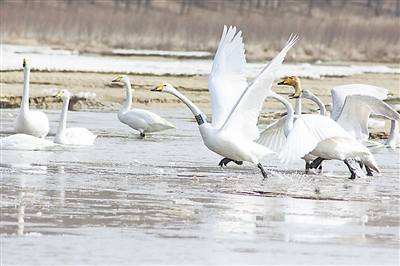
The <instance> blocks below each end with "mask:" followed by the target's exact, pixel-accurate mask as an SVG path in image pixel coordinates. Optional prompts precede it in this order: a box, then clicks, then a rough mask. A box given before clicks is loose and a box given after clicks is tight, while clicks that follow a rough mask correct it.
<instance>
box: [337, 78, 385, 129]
mask: <svg viewBox="0 0 400 266" xmlns="http://www.w3.org/2000/svg"><path fill="white" fill-rule="evenodd" d="M331 94H332V111H331V118H332V119H333V120H335V121H336V120H337V119H338V117H339V115H340V112H341V111H342V108H343V105H344V102H345V100H346V97H347V96H349V95H355V94H358V95H369V96H373V97H376V98H378V99H380V100H384V99H386V98H387V94H388V90H387V89H384V88H381V87H376V86H372V85H367V84H348V85H342V86H337V87H334V88H332V89H331Z"/></svg>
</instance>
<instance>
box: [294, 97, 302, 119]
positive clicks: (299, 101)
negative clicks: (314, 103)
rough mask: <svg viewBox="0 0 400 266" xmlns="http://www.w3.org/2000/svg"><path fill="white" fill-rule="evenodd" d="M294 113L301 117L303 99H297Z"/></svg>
mask: <svg viewBox="0 0 400 266" xmlns="http://www.w3.org/2000/svg"><path fill="white" fill-rule="evenodd" d="M294 113H295V114H296V115H301V99H300V98H297V99H296V105H295V107H294Z"/></svg>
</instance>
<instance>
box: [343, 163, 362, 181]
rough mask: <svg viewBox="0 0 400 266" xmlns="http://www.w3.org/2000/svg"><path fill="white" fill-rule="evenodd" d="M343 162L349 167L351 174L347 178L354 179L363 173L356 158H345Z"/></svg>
mask: <svg viewBox="0 0 400 266" xmlns="http://www.w3.org/2000/svg"><path fill="white" fill-rule="evenodd" d="M343 162H344V163H345V164H346V165H347V167H348V168H349V171H350V173H351V176H350V178H349V179H355V178H356V177H362V176H364V177H365V175H364V173H363V171H362V169H361V167H360V164H359V162H358V161H357V160H355V159H345V160H343Z"/></svg>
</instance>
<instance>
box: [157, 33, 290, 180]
mask: <svg viewBox="0 0 400 266" xmlns="http://www.w3.org/2000/svg"><path fill="white" fill-rule="evenodd" d="M297 40H298V37H297V36H291V37H290V38H289V40H288V42H287V43H286V45H285V47H284V48H283V49H282V51H281V52H280V53H279V54H278V55H277V56H276V57H275V58H273V59H272V60H271V61H270V62H269V63H268V64H267V65H266V66H265V67H264V68H263V69H262V70H261V72H260V73H259V74H258V75H257V76H256V77H255V79H254V80H253V81H252V82H251V83H249V84H248V83H247V81H246V76H245V74H244V68H245V65H246V57H245V52H244V44H243V41H242V32H241V31H239V32H236V27H229V29H228V28H227V27H226V26H224V30H223V33H222V37H221V41H220V44H219V46H218V49H217V52H216V54H215V58H214V61H213V65H212V69H211V74H210V76H209V79H208V89H209V92H210V96H211V103H212V123H208V122H206V121H205V116H204V114H203V113H202V112H201V111H200V109H199V108H198V107H197V106H196V105H194V104H193V103H192V102H191V101H190V100H189V99H188V98H186V97H185V96H184V95H183V94H181V93H180V92H179V91H177V90H176V89H175V88H174V87H173V86H172V85H171V84H169V83H164V84H162V85H160V86H158V87H156V88H154V89H152V91H160V92H166V93H170V94H172V95H174V96H176V97H177V98H179V99H180V100H181V101H182V102H183V103H185V104H186V105H187V106H188V108H189V109H190V110H191V111H192V113H193V115H194V116H195V118H196V121H197V123H198V125H199V131H200V134H201V136H202V138H203V142H204V144H205V146H206V147H207V148H208V149H210V150H211V151H213V152H215V153H217V154H219V155H221V156H223V157H224V158H223V159H222V160H221V162H220V165H223V164H226V163H227V162H230V161H234V162H236V163H237V164H241V163H242V162H243V161H247V162H250V163H253V164H254V165H256V166H257V167H258V168H259V169H260V171H261V173H262V175H263V177H264V178H266V177H267V173H266V172H265V170H264V168H263V166H262V165H261V163H260V159H261V158H263V157H264V156H267V155H270V154H273V153H274V152H273V151H272V150H270V149H268V148H267V147H265V146H263V145H259V144H257V143H255V142H254V140H255V139H257V138H258V137H259V130H258V127H257V122H258V116H259V113H260V111H261V109H262V105H263V102H264V100H265V98H266V97H267V94H268V92H269V91H270V89H271V86H272V83H273V82H274V73H275V71H276V70H277V69H278V68H279V67H280V66H281V64H282V62H283V60H284V57H285V55H286V53H287V52H288V51H289V49H290V48H291V47H292V46H293V45H294V44H295V43H296V42H297Z"/></svg>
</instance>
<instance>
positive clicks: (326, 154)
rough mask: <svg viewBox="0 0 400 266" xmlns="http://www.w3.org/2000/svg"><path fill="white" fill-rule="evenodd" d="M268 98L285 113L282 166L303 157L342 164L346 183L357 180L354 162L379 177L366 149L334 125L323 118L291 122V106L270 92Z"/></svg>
mask: <svg viewBox="0 0 400 266" xmlns="http://www.w3.org/2000/svg"><path fill="white" fill-rule="evenodd" d="M269 97H273V98H275V99H277V100H279V101H281V102H282V103H283V104H284V105H285V107H286V109H287V116H286V122H285V125H284V132H285V135H286V142H285V144H284V145H283V147H282V149H281V151H280V153H279V156H278V158H279V159H281V162H283V163H291V162H293V161H295V160H297V159H299V158H301V157H303V156H305V155H307V154H311V155H313V156H316V157H320V158H324V159H326V160H341V161H343V162H344V163H345V164H346V165H347V167H348V168H349V171H350V173H351V177H350V179H354V178H356V177H360V176H361V174H362V173H361V169H360V165H359V164H358V161H359V160H361V162H362V163H363V164H364V165H365V166H366V167H367V169H368V173H369V174H372V172H371V169H372V170H374V171H376V172H377V173H378V174H379V173H380V170H379V167H378V165H377V164H376V161H375V158H374V157H373V155H372V154H371V152H370V151H369V150H368V148H367V147H365V146H364V145H362V144H361V143H359V142H358V141H357V140H356V139H354V138H353V137H352V136H351V135H349V134H348V133H347V132H346V131H345V130H344V129H343V128H342V127H341V126H340V125H339V124H338V123H336V122H335V121H333V120H332V119H330V118H329V117H327V116H323V115H309V114H305V115H300V116H299V117H298V118H297V119H296V122H293V121H294V110H293V107H292V105H291V104H290V103H289V102H288V101H287V100H286V99H285V98H283V97H282V96H280V95H278V94H277V93H275V92H273V91H271V92H270V94H269Z"/></svg>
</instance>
